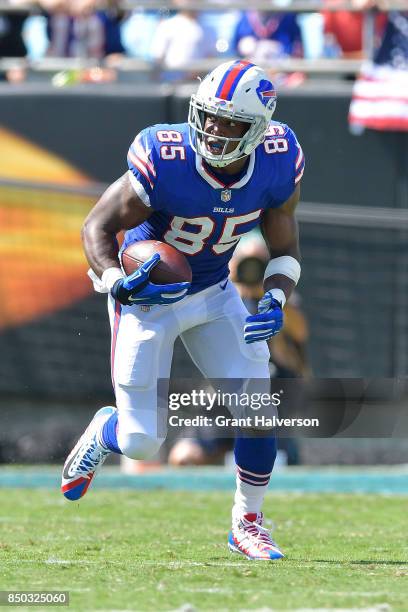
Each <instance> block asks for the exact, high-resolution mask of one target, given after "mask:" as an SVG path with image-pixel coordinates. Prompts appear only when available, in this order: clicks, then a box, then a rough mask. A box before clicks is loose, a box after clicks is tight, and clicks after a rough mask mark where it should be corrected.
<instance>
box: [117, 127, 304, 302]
mask: <svg viewBox="0 0 408 612" xmlns="http://www.w3.org/2000/svg"><path fill="white" fill-rule="evenodd" d="M304 164H305V159H304V155H303V152H302V149H301V147H300V145H299V143H298V141H297V139H296V136H295V134H294V133H293V132H292V130H291V129H290V128H289V127H288V126H287V125H285V124H283V123H278V122H277V121H272V122H271V124H270V127H269V130H268V133H267V136H266V139H265V141H264V143H262V144H260V145H259V146H258V147H257V148H256V149H255V150H254V151H253V152H252V153H251V155H250V156H249V160H248V165H247V169H246V171H245V172H244V174H243V175H241V176H240V177H238V180H237V181H236V182H235V183H232V184H228V178H229V177H228V176H227V175H225V180H226V183H224V182H223V181H222V180H221V179H220V173H219V172H217V174H215V173H214V172H213V171H212V170H211V167H210V166H208V165H207V164H205V163H204V160H203V159H202V157H200V156H199V155H198V154H196V153H195V152H194V150H193V149H192V147H191V146H190V142H189V133H188V124H187V123H181V124H174V125H168V124H162V125H154V126H152V127H149V128H146V129H145V130H143V131H142V132H140V134H138V136H137V137H136V138H135V140H134V141H133V143H132V145H131V146H130V149H129V153H128V166H129V176H130V180H131V183H132V185H133V188H134V189H135V191H136V193H137V195H138V196H139V198H140V199H141V200H142V201H143V202H144V204H145V205H146V206H149V207H151V208H152V211H153V214H152V215H151V216H150V217H149V219H148V220H147V221H145V222H144V223H142V224H141V225H139V226H138V227H135V228H134V229H131V230H129V231H127V232H126V234H125V240H124V243H123V246H122V248H125V247H127V246H128V245H129V244H131V243H133V242H135V241H139V240H161V241H163V242H167V243H168V244H171V245H172V246H174V247H175V248H177V249H178V250H179V251H181V252H182V253H183V254H184V255H185V256H186V257H187V259H188V261H189V263H190V265H191V269H192V272H193V280H192V285H191V289H190V293H195V292H197V291H201V290H202V289H205V288H206V287H209V286H211V285H214V284H216V283H218V282H221V281H222V280H224V279H225V278H227V276H228V274H229V269H228V262H229V260H230V259H231V256H232V254H233V252H234V249H235V247H236V246H237V244H238V242H239V240H240V238H241V237H242V236H243V235H244V234H246V233H247V232H249V231H251V230H252V229H253V228H254V227H255V226H256V225H258V224H259V223H260V220H261V215H262V213H263V211H264V210H266V209H267V208H277V207H279V206H281V205H282V204H283V203H284V202H285V201H286V200H287V199H288V198H289V197H290V196H291V195H292V193H293V191H294V189H295V187H296V184H297V183H298V182H299V181H300V179H301V178H302V175H303V171H304Z"/></svg>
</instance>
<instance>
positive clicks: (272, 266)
mask: <svg viewBox="0 0 408 612" xmlns="http://www.w3.org/2000/svg"><path fill="white" fill-rule="evenodd" d="M300 271H301V268H300V263H299V262H298V260H297V259H295V258H294V257H292V256H291V255H282V257H275V258H274V259H271V260H270V262H269V263H268V265H267V266H266V270H265V275H264V282H265V280H266V279H267V278H269V277H270V276H273V275H274V274H282V275H283V276H287V277H288V278H290V279H291V280H292V281H293V282H294V283H295V285H297V284H298V282H299V278H300Z"/></svg>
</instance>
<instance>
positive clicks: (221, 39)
mask: <svg viewBox="0 0 408 612" xmlns="http://www.w3.org/2000/svg"><path fill="white" fill-rule="evenodd" d="M240 18H241V14H240V12H239V11H225V12H224V11H203V12H202V13H201V14H200V24H201V25H202V27H203V28H204V31H205V32H210V33H211V35H212V36H213V37H214V39H215V48H216V51H217V53H218V54H223V55H225V56H226V57H231V56H234V55H235V53H236V51H235V48H234V35H235V30H236V27H237V23H238V21H239V19H240Z"/></svg>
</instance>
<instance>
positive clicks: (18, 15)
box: [0, 11, 28, 57]
mask: <svg viewBox="0 0 408 612" xmlns="http://www.w3.org/2000/svg"><path fill="white" fill-rule="evenodd" d="M27 16H28V11H27V12H22V11H15V12H13V11H9V12H7V13H0V57H24V56H25V55H26V53H27V49H26V46H25V44H24V40H23V26H24V22H25V20H26V19H27Z"/></svg>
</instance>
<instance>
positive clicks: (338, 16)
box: [323, 0, 387, 59]
mask: <svg viewBox="0 0 408 612" xmlns="http://www.w3.org/2000/svg"><path fill="white" fill-rule="evenodd" d="M325 4H326V6H327V7H331V8H332V7H333V8H335V7H337V6H341V5H342V4H344V3H343V0H326V3H325ZM358 8H359V7H358ZM323 18H324V34H325V37H326V47H328V46H330V44H327V43H330V37H333V38H334V43H337V45H338V49H339V54H340V55H342V56H343V57H344V58H348V59H360V58H362V57H363V26H364V14H363V13H361V12H351V11H323ZM386 21H387V16H386V15H385V14H384V13H378V14H377V15H376V17H375V36H376V39H377V41H378V40H380V38H381V35H382V33H383V31H384V26H385V23H386ZM325 55H329V54H328V53H325Z"/></svg>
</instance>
